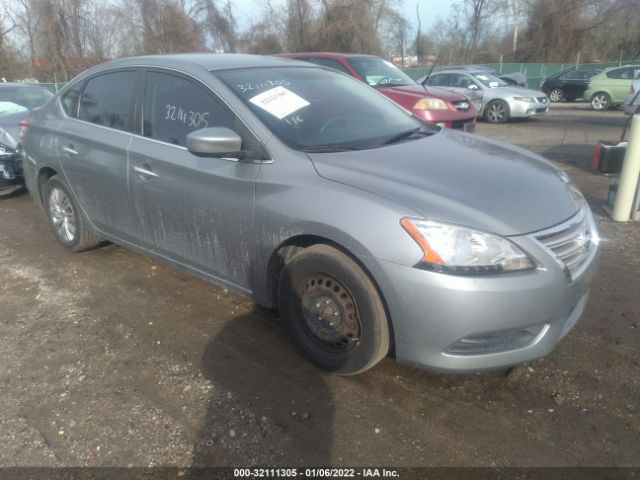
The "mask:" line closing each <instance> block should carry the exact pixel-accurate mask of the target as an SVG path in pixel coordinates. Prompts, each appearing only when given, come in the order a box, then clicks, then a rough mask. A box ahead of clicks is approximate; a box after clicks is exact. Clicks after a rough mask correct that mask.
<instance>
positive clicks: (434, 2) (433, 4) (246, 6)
mask: <svg viewBox="0 0 640 480" xmlns="http://www.w3.org/2000/svg"><path fill="white" fill-rule="evenodd" d="M455 1H456V0H419V2H420V19H421V20H422V29H423V31H424V30H428V29H429V27H431V26H432V25H433V24H434V23H435V21H436V20H437V19H438V17H446V16H447V14H448V13H449V9H450V8H451V5H453V4H454V3H455ZM285 2H286V0H275V2H274V3H280V4H284V3H285ZM231 3H232V5H233V7H234V9H235V12H236V13H237V15H238V20H239V21H240V25H241V27H244V26H245V25H246V24H247V23H248V22H249V20H250V19H251V18H252V17H257V16H258V15H259V13H258V12H259V2H256V1H255V0H233V1H232V2H231ZM401 3H402V5H403V8H402V11H403V13H404V15H405V17H406V18H407V19H408V20H409V21H410V22H411V24H412V25H413V27H414V32H413V33H415V27H416V26H417V25H418V19H417V17H416V5H417V3H418V0H402V1H401Z"/></svg>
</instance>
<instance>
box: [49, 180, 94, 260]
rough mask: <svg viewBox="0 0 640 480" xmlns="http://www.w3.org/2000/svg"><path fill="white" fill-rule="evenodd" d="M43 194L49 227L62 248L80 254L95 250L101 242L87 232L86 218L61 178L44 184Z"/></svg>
mask: <svg viewBox="0 0 640 480" xmlns="http://www.w3.org/2000/svg"><path fill="white" fill-rule="evenodd" d="M43 193H44V195H43V198H44V204H45V208H46V210H47V217H48V218H49V225H50V226H51V230H53V233H54V235H55V236H56V238H57V239H58V241H59V242H60V244H61V245H62V246H63V247H64V248H66V249H68V250H71V251H72V252H81V251H83V250H89V249H90V248H95V247H97V246H98V245H99V244H100V243H101V241H102V240H101V239H100V238H99V237H97V236H95V235H94V234H93V233H91V231H90V230H89V227H88V222H87V220H86V218H85V217H84V215H83V214H82V212H81V211H80V209H79V208H78V206H77V205H76V202H75V200H74V199H73V197H72V196H71V194H70V193H69V187H68V185H67V183H66V182H65V181H64V179H63V178H62V177H61V176H59V175H54V176H53V177H51V178H50V179H49V181H48V182H47V183H46V184H45V186H44V192H43Z"/></svg>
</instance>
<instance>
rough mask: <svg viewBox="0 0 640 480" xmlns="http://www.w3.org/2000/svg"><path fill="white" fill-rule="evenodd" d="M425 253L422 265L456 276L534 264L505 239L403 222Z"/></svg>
mask: <svg viewBox="0 0 640 480" xmlns="http://www.w3.org/2000/svg"><path fill="white" fill-rule="evenodd" d="M400 223H401V224H402V226H403V227H404V229H405V230H406V231H407V233H408V234H409V235H411V237H412V238H413V239H414V240H415V241H416V243H417V244H418V245H419V246H420V248H421V249H422V252H423V253H424V257H423V264H424V266H425V267H428V268H430V269H432V270H435V271H438V272H443V273H453V274H471V275H473V274H483V273H500V272H514V271H519V270H528V269H531V268H534V267H535V265H534V264H533V262H532V261H531V259H530V258H529V257H528V256H527V255H526V254H525V253H524V252H523V251H522V250H520V249H519V248H518V247H517V246H516V245H515V244H514V243H512V242H510V241H509V240H507V239H506V238H503V237H499V236H497V235H491V234H489V233H484V232H478V231H475V230H470V229H468V228H464V227H459V226H456V225H449V224H446V223H440V222H434V221H431V220H424V219H412V218H403V219H402V220H401V222H400Z"/></svg>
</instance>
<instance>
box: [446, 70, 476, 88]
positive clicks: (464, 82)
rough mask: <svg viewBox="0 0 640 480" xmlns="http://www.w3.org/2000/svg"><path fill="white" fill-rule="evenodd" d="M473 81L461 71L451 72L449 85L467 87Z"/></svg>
mask: <svg viewBox="0 0 640 480" xmlns="http://www.w3.org/2000/svg"><path fill="white" fill-rule="evenodd" d="M472 83H473V82H472V81H471V79H470V78H469V77H467V76H466V75H463V74H461V73H452V74H451V86H452V87H454V88H467V87H468V86H469V85H471V84H472Z"/></svg>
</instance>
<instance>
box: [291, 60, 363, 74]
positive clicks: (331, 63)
mask: <svg viewBox="0 0 640 480" xmlns="http://www.w3.org/2000/svg"><path fill="white" fill-rule="evenodd" d="M301 60H304V61H305V62H311V63H315V64H316V65H322V66H323V67H330V68H333V69H335V70H339V71H341V72H342V73H346V74H347V75H349V76H352V75H351V72H350V71H349V70H347V67H345V66H344V65H343V64H341V63H340V62H339V61H337V60H334V59H333V58H320V57H314V58H303V59H301Z"/></svg>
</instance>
